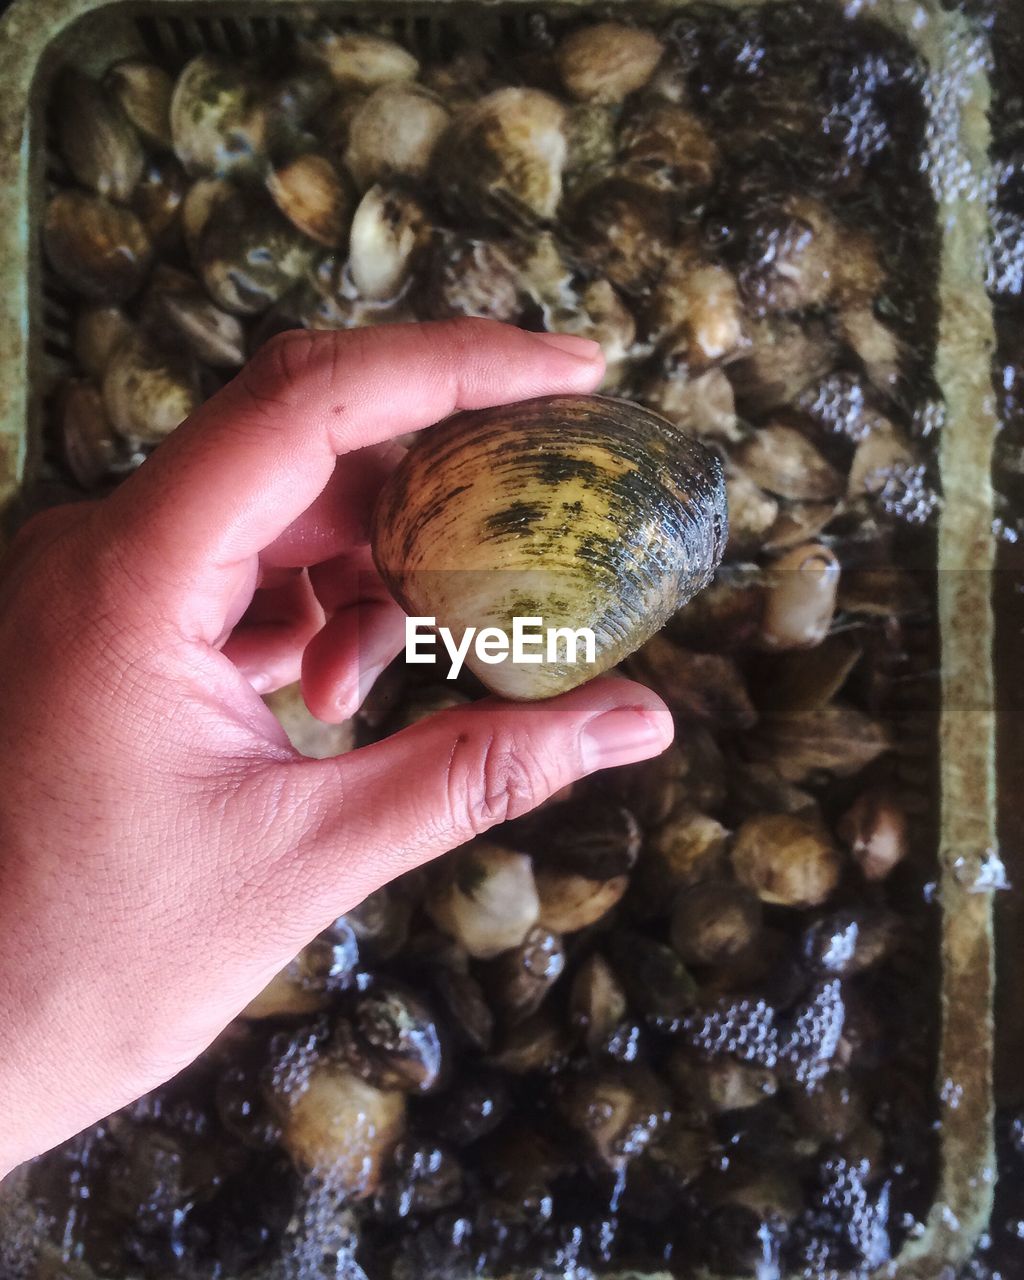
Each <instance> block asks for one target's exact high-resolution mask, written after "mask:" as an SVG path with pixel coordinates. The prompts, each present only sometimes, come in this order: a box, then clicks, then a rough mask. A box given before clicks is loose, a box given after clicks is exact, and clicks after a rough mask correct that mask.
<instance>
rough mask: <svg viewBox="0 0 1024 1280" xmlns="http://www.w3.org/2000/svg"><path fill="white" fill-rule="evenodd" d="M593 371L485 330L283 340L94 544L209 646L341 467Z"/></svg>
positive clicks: (568, 341) (527, 337) (198, 416)
mask: <svg viewBox="0 0 1024 1280" xmlns="http://www.w3.org/2000/svg"><path fill="white" fill-rule="evenodd" d="M603 367H604V366H603V360H602V358H601V353H600V348H599V347H598V346H597V344H596V343H591V342H588V341H585V340H582V339H575V338H569V337H564V336H562V335H552V334H533V333H527V332H524V331H523V330H521V329H516V328H512V327H511V326H508V325H502V324H497V323H495V322H493V321H486V320H470V319H461V320H455V321H439V322H431V323H424V324H410V325H389V326H382V327H380V328H375V329H359V330H351V331H346V332H311V331H307V330H297V331H295V332H294V333H286V334H282V335H280V336H279V337H277V338H275V339H272V340H271V341H270V342H269V343H268V344H267V345H266V346H265V347H264V348H262V349H261V351H260V352H259V353H258V354H257V355H256V357H255V358H254V359H253V360H252V361H251V362H250V363H249V365H247V366H246V368H245V369H243V370H242V372H241V373H240V374H239V375H238V376H237V377H236V378H235V379H234V380H233V381H232V382H231V383H229V384H228V385H227V386H226V387H225V388H224V389H223V390H222V391H220V392H219V393H218V394H217V395H215V396H214V397H213V398H212V399H210V400H209V401H207V403H206V404H204V405H203V406H202V407H201V408H200V409H199V410H197V411H196V412H195V413H194V414H193V415H192V416H191V417H190V418H189V419H188V421H187V422H185V423H183V424H182V426H180V427H179V428H178V429H177V431H175V432H174V434H173V435H172V436H171V437H170V438H169V439H168V440H167V441H165V442H164V443H163V444H162V445H161V446H160V448H159V449H158V450H157V451H156V453H155V454H154V455H153V457H152V458H151V459H149V460H148V461H147V462H146V463H145V465H144V466H143V467H141V468H140V469H139V471H138V472H137V473H136V474H135V475H134V476H132V477H131V478H130V479H129V480H128V481H126V482H125V483H124V484H123V485H122V486H121V488H120V489H119V490H117V492H116V493H115V494H114V495H113V496H112V498H111V499H109V500H108V502H107V503H106V504H105V511H104V515H103V517H102V519H103V523H104V525H105V530H106V534H107V535H108V536H109V537H110V538H112V539H114V540H118V541H120V542H121V543H122V545H126V546H127V547H129V548H130V554H131V559H132V562H133V564H134V566H135V568H136V570H137V571H138V573H139V575H140V576H141V577H142V578H143V579H144V580H145V581H146V582H147V584H152V590H153V591H154V592H156V593H158V594H159V595H160V596H161V597H162V598H161V599H159V600H153V598H152V594H151V596H150V600H149V604H150V605H151V606H152V605H153V604H157V605H158V606H159V607H162V609H163V610H164V614H165V616H167V615H168V614H170V615H171V616H175V617H176V618H178V620H179V621H180V622H183V623H185V621H186V620H185V618H184V617H183V616H182V611H183V610H184V612H185V613H186V614H187V615H188V617H189V619H191V620H192V621H193V622H197V623H198V626H197V627H196V628H193V627H192V626H188V625H187V623H186V626H187V629H188V630H198V631H200V632H201V633H202V637H203V638H209V636H210V635H216V634H218V631H219V627H218V617H219V614H220V612H221V608H222V606H224V605H225V604H226V602H227V600H228V598H229V597H233V596H234V595H237V593H238V591H239V589H240V578H241V577H244V576H246V575H248V574H249V573H250V570H251V565H250V562H251V561H252V560H253V559H254V557H256V556H257V555H258V554H259V552H260V551H262V550H263V549H264V548H265V547H267V546H269V545H270V544H271V543H272V542H274V540H275V539H276V538H278V537H279V536H280V535H281V534H282V533H283V532H284V531H285V530H286V529H287V528H288V527H289V525H291V524H292V523H293V522H294V521H295V520H296V519H297V518H298V517H299V516H300V515H302V513H303V512H304V511H305V510H306V509H307V508H308V507H309V506H310V505H311V504H312V503H313V502H314V501H315V499H316V498H317V496H318V495H319V494H320V493H321V492H322V490H323V489H324V487H325V486H326V485H327V483H328V481H329V480H330V477H331V474H332V472H333V470H334V465H335V461H336V459H337V458H338V456H339V455H341V454H345V453H349V452H351V451H353V450H356V449H360V448H363V447H364V446H366V445H372V444H378V443H380V442H381V441H384V440H388V439H390V438H392V437H394V436H397V435H401V434H403V433H405V432H408V431H416V430H419V429H420V428H422V427H426V426H429V425H431V424H432V423H435V422H437V421H439V420H440V419H441V418H444V417H447V416H448V415H449V414H451V413H453V412H454V411H455V410H457V409H475V408H483V407H485V406H488V405H498V404H509V403H512V402H514V401H517V400H525V399H530V398H532V397H534V396H540V395H549V394H553V393H556V392H559V391H589V390H591V389H592V388H593V387H594V386H596V384H597V383H598V381H599V379H600V377H601V374H602V372H603ZM147 566H151V567H152V568H153V570H154V572H153V573H152V574H149V573H147ZM240 571H244V572H243V573H240ZM197 638H199V637H198V636H197Z"/></svg>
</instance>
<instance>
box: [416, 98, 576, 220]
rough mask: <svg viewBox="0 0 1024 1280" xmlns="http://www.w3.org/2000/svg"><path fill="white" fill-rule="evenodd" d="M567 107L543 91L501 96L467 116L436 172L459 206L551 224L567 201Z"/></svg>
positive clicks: (457, 124) (446, 142)
mask: <svg viewBox="0 0 1024 1280" xmlns="http://www.w3.org/2000/svg"><path fill="white" fill-rule="evenodd" d="M566 152H567V144H566V137H565V108H564V107H563V106H562V104H561V103H560V102H559V101H558V100H557V99H556V98H552V97H551V96H550V94H547V93H542V92H541V91H540V90H539V89H498V90H496V91H495V92H494V93H490V94H488V95H487V97H486V98H481V99H480V101H479V102H477V103H476V104H475V105H474V106H472V107H470V108H469V109H467V110H466V111H463V112H461V113H460V114H459V115H458V116H457V117H456V119H455V120H454V122H453V123H452V125H451V127H450V128H449V129H448V130H447V132H446V133H445V134H444V136H443V137H442V138H441V140H440V142H439V143H438V146H437V150H436V153H435V159H436V161H438V162H439V163H435V165H434V168H435V170H438V178H439V180H440V182H441V184H442V186H443V187H444V188H445V189H446V191H447V193H448V195H449V198H450V200H451V202H452V203H453V204H454V205H457V206H459V207H460V208H462V209H464V210H465V211H466V213H468V214H469V215H471V216H472V217H474V218H478V217H479V215H480V211H481V209H493V210H495V211H504V212H506V213H508V214H510V215H511V216H512V217H513V220H516V219H525V220H526V221H535V220H536V219H537V218H542V219H545V218H551V217H553V216H554V213H555V210H556V209H557V208H558V203H559V200H560V199H561V197H562V169H563V167H564V165H565V159H566Z"/></svg>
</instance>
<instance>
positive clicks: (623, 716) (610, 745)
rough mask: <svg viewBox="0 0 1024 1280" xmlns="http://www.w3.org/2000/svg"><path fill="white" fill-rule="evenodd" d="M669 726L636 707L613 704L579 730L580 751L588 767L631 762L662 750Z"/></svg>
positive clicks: (666, 740) (667, 740) (666, 741)
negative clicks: (611, 709) (611, 707)
mask: <svg viewBox="0 0 1024 1280" xmlns="http://www.w3.org/2000/svg"><path fill="white" fill-rule="evenodd" d="M670 740H671V729H670V728H668V726H667V725H666V724H665V723H664V720H663V719H661V720H660V722H659V719H655V718H653V717H652V716H651V714H650V713H649V712H647V711H641V710H640V709H639V707H616V709H615V710H614V711H605V712H604V713H603V714H602V715H599V716H595V717H594V719H593V720H590V721H589V722H588V723H587V724H586V725H584V727H583V732H582V733H581V734H580V753H581V754H582V756H583V765H584V768H586V769H587V770H588V771H590V772H592V771H593V770H594V769H609V768H612V767H613V766H614V765H617V764H633V763H634V761H636V760H646V759H647V758H648V757H649V756H652V755H656V754H657V753H658V752H659V751H663V750H664V748H665V747H666V746H668V743H669V741H670Z"/></svg>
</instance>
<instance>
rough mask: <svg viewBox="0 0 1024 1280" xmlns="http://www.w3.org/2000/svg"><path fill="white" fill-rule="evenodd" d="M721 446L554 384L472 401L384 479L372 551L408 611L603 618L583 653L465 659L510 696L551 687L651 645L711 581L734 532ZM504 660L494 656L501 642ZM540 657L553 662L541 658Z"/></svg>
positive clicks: (547, 622) (461, 622) (564, 624)
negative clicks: (512, 401) (494, 404)
mask: <svg viewBox="0 0 1024 1280" xmlns="http://www.w3.org/2000/svg"><path fill="white" fill-rule="evenodd" d="M727 524H728V522H727V518H726V507H725V481H724V476H723V472H722V467H721V465H720V463H719V462H718V459H717V458H715V457H714V456H713V455H712V454H711V453H709V452H708V451H707V450H706V449H704V448H703V447H702V446H701V445H700V444H698V443H697V442H696V441H695V440H693V439H691V438H690V437H689V436H686V435H684V434H683V433H682V432H680V431H679V430H678V429H677V428H675V427H673V426H672V424H671V423H669V422H666V421H665V420H664V419H663V418H659V417H658V416H657V415H656V414H653V413H650V412H648V411H647V410H645V409H642V408H640V407H639V406H638V405H634V404H630V403H627V402H626V401H620V400H610V399H605V398H603V397H600V396H548V397H545V398H542V399H538V400H531V401H526V402H524V403H522V404H517V405H511V406H506V407H502V408H497V409H484V410H479V411H475V412H470V413H463V414H459V415H457V416H455V417H453V418H450V419H448V421H447V422H444V423H442V424H441V425H440V426H438V427H435V428H434V429H433V430H432V431H429V432H425V433H423V435H421V436H420V437H419V438H418V439H417V441H416V443H415V444H414V445H413V447H412V448H411V449H410V451H409V452H408V454H407V455H406V456H405V458H404V459H403V460H402V462H401V463H400V464H399V466H398V467H397V468H396V470H395V471H394V472H393V473H392V475H391V477H390V478H389V480H388V483H387V484H386V485H385V487H384V489H383V491H382V493H381V497H380V500H379V502H378V506H377V510H376V512H375V516H374V528H373V534H372V541H373V549H374V557H375V559H376V563H377V567H378V569H379V571H380V573H381V574H382V576H383V578H384V580H385V582H387V584H388V586H389V587H390V589H391V590H392V592H393V593H394V595H395V596H396V598H397V599H398V600H399V601H400V602H401V603H402V605H403V606H404V607H405V608H406V610H407V611H408V612H409V613H410V614H414V615H417V616H421V617H435V618H436V619H437V623H438V625H442V626H446V627H449V628H451V629H452V631H453V633H454V634H455V635H456V636H457V637H461V635H462V634H463V632H464V631H465V630H466V628H468V627H477V628H483V627H497V628H498V629H499V630H500V631H501V632H502V633H503V634H504V635H511V634H512V630H513V623H512V620H513V618H532V619H537V618H540V619H541V620H542V621H541V624H540V625H541V626H542V627H543V628H544V629H551V628H569V629H571V630H572V631H576V630H577V629H579V628H584V627H588V628H590V629H592V631H593V633H594V638H595V646H594V648H595V653H594V658H595V661H594V662H589V661H587V657H588V655H587V654H586V652H585V650H584V646H583V645H582V644H579V645H577V647H576V648H577V652H576V657H577V658H578V659H579V661H576V662H574V661H572V660H571V657H572V655H570V654H569V653H568V652H567V650H568V646H567V645H565V644H562V645H560V647H559V648H558V652H557V653H555V654H554V655H553V657H554V660H552V661H549V660H548V659H547V656H546V653H545V651H544V648H543V647H542V648H541V649H540V651H539V652H538V651H537V649H536V648H534V650H532V654H531V656H532V657H533V659H534V661H532V662H530V663H520V664H515V663H512V662H510V661H508V660H507V659H506V660H501V659H499V660H498V661H496V662H495V661H492V662H487V661H483V660H481V659H480V658H479V657H478V656H477V654H476V652H475V649H474V647H473V646H471V647H470V651H469V656H468V657H467V659H466V665H467V666H468V667H469V668H470V669H471V670H472V671H473V672H474V673H475V674H476V675H477V676H478V677H479V678H480V679H481V680H482V681H483V682H484V683H485V684H486V685H488V687H489V688H491V689H492V690H494V691H495V692H496V693H500V694H503V695H504V696H506V697H512V698H518V699H536V698H545V697H550V696H552V695H554V694H557V693H561V692H564V691H565V690H566V689H571V688H573V687H574V686H575V685H578V684H582V683H583V682H584V681H586V680H589V679H591V678H592V677H593V676H595V675H598V674H599V673H600V672H601V671H604V670H606V669H607V668H609V667H611V666H613V665H614V664H615V663H617V662H619V661H620V660H621V659H622V658H624V657H625V656H626V655H627V654H629V653H631V652H632V651H633V650H634V649H636V648H638V647H639V646H640V645H641V644H643V642H644V641H645V640H647V639H648V638H649V637H650V636H651V635H653V634H654V633H655V632H656V631H657V630H658V629H659V628H660V627H661V626H662V625H663V624H664V623H665V621H666V620H667V619H668V618H669V616H670V615H671V614H673V613H674V612H675V611H676V610H677V609H678V608H680V607H681V606H682V605H683V604H685V603H686V601H687V600H689V599H690V597H691V596H693V595H694V594H695V593H696V592H697V591H699V590H700V589H701V588H702V587H704V586H706V585H707V583H708V582H709V581H710V579H711V576H712V574H713V573H714V571H715V569H716V567H717V566H718V563H719V561H720V560H721V557H722V552H723V549H724V547H725V542H726V538H727V534H728V528H727ZM491 656H492V658H493V656H494V655H493V653H492V655H491ZM538 659H540V660H538Z"/></svg>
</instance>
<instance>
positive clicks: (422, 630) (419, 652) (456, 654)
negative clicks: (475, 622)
mask: <svg viewBox="0 0 1024 1280" xmlns="http://www.w3.org/2000/svg"><path fill="white" fill-rule="evenodd" d="M438 636H440V638H441V642H442V644H443V645H444V648H445V650H446V651H447V653H448V659H449V668H448V676H447V678H448V679H449V680H454V679H456V677H457V676H458V674H459V672H460V671H461V670H462V667H463V664H464V663H465V661H466V658H467V656H468V655H469V652H470V650H471V649H472V651H473V654H474V656H475V657H476V659H477V661H478V662H484V663H487V664H488V665H493V666H497V665H498V663H501V662H512V663H515V664H516V665H518V664H519V663H524V664H530V663H541V662H549V663H556V662H565V663H571V664H576V663H578V662H580V661H581V659H580V657H579V653H580V648H581V647H582V650H583V657H582V661H583V662H585V663H588V664H590V665H593V663H595V662H596V661H597V638H596V637H595V635H594V632H593V631H592V630H591V628H590V627H576V628H573V627H545V625H544V619H543V618H513V619H512V632H511V635H510V634H509V633H508V632H507V631H503V630H502V629H501V627H467V628H466V629H465V631H463V633H462V636H461V638H460V639H459V640H456V639H455V636H454V634H453V633H452V630H451V628H449V627H439V626H438V625H437V619H436V618H426V617H409V618H406V620H405V660H406V662H415V663H435V662H437V660H438V653H437V639H438Z"/></svg>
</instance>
